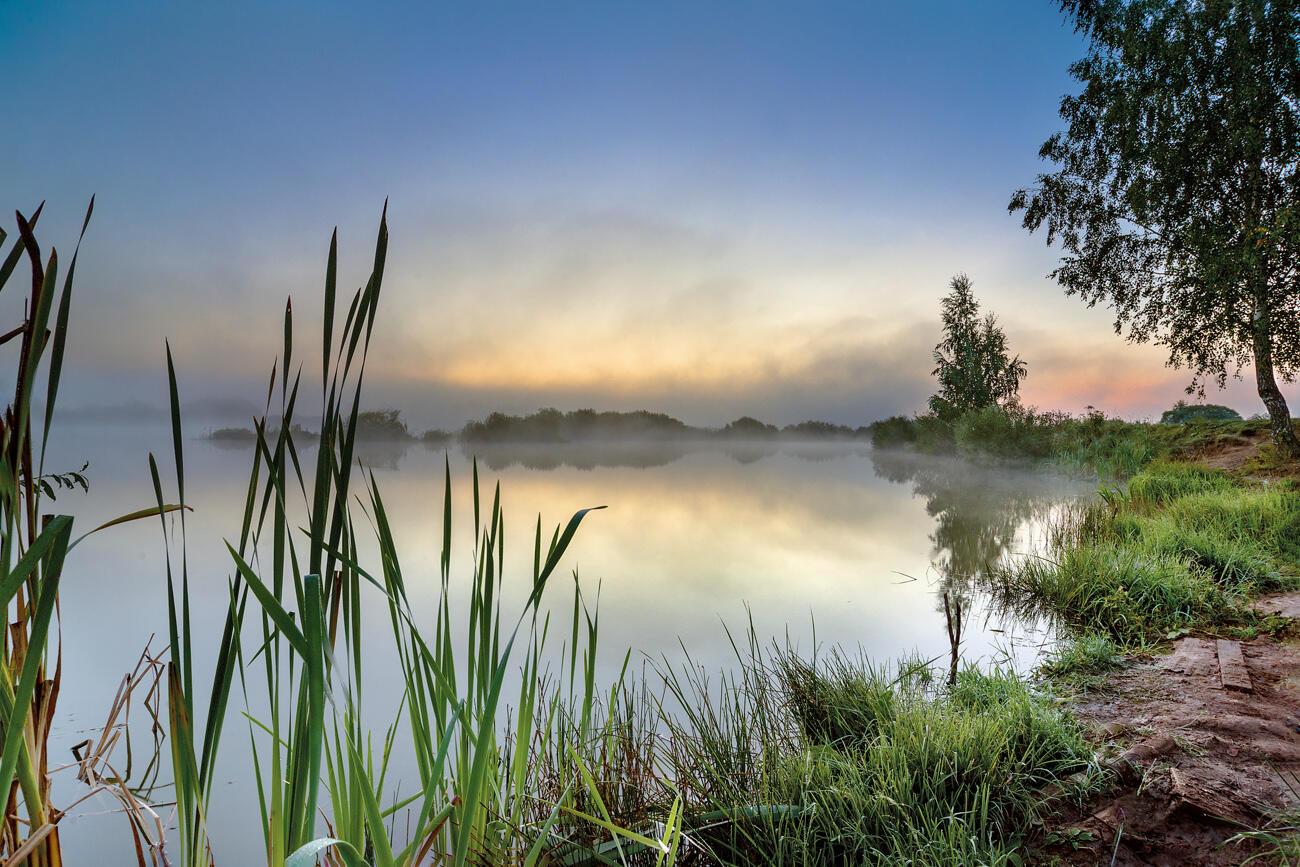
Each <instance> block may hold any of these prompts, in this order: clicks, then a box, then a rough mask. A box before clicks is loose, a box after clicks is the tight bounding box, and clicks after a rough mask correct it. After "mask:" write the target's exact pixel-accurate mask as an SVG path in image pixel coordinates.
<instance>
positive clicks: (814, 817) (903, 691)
mask: <svg viewBox="0 0 1300 867" xmlns="http://www.w3.org/2000/svg"><path fill="white" fill-rule="evenodd" d="M765 671H766V672H768V673H769V676H770V677H771V679H770V680H767V679H765V678H764V674H763V672H765ZM676 682H677V683H678V684H679V686H680V685H681V681H676ZM742 682H744V683H747V684H748V687H747V688H744V689H740V690H738V691H724V693H723V698H722V700H721V702H718V701H716V700H715V701H713V702H706V701H704V700H703V698H702V696H701V694H700V689H703V688H704V685H703V684H702V683H700V682H698V681H696V682H694V685H695V686H696V687H697V688H696V689H692V690H690V691H689V692H688V696H689V697H691V698H692V699H693V701H692V707H695V708H697V709H698V708H704V707H707V708H710V710H709V711H708V712H703V713H701V712H699V711H697V712H696V713H695V714H693V717H692V723H693V725H692V727H691V728H680V727H679V728H677V729H675V730H674V732H673V736H672V740H673V742H674V745H675V746H674V749H673V750H672V751H671V753H670V754H671V755H673V756H676V757H678V758H679V759H681V761H678V762H676V763H674V766H673V768H672V775H673V776H674V777H675V778H676V779H677V780H678V784H679V785H680V786H681V787H682V790H683V791H686V792H694V793H697V794H699V795H702V797H700V798H699V799H698V800H695V799H692V800H693V801H694V803H693V804H692V806H695V807H696V815H709V814H714V815H725V816H728V817H730V819H729V821H728V822H726V823H725V824H723V825H720V826H718V827H716V828H713V829H709V830H706V831H704V832H703V834H702V835H701V836H700V837H699V839H701V840H703V841H705V842H706V843H707V845H708V847H709V848H710V849H711V850H712V851H713V852H714V853H715V855H716V856H717V857H718V859H719V860H720V861H721V862H722V863H726V864H746V863H754V859H756V858H759V857H761V858H762V863H770V864H811V863H816V864H828V863H853V864H898V863H915V864H944V865H958V864H971V863H982V864H1014V863H1018V861H1017V856H1016V854H1015V853H1016V849H1017V846H1018V845H1019V843H1020V842H1021V836H1022V834H1023V833H1024V830H1025V829H1026V828H1028V827H1029V826H1030V825H1031V823H1032V821H1033V819H1034V818H1035V817H1037V816H1040V815H1042V813H1043V811H1044V810H1046V809H1050V807H1051V803H1050V800H1047V799H1045V798H1044V794H1043V792H1044V790H1045V788H1046V787H1047V786H1049V784H1052V783H1054V782H1057V781H1060V780H1062V779H1064V778H1066V777H1068V776H1070V775H1072V774H1077V773H1080V772H1085V771H1087V770H1088V769H1089V767H1090V759H1091V755H1092V753H1091V750H1090V749H1089V747H1088V745H1087V744H1086V742H1085V741H1084V739H1083V736H1082V733H1081V731H1080V729H1079V727H1078V726H1077V724H1076V723H1075V722H1074V721H1073V720H1072V719H1071V718H1070V717H1069V716H1068V714H1066V713H1065V712H1063V711H1062V710H1061V709H1060V708H1059V707H1058V705H1057V703H1056V702H1055V701H1054V700H1053V699H1052V697H1051V696H1050V695H1048V694H1046V693H1044V692H1042V691H1040V689H1039V688H1038V687H1035V686H1033V685H1031V684H1029V683H1027V682H1026V681H1025V680H1023V679H1021V678H1019V677H1017V676H1016V675H1014V674H1012V673H1009V672H1004V671H993V672H988V673H984V672H980V671H978V670H976V669H974V668H968V669H966V670H964V671H962V672H961V673H960V674H959V676H958V679H957V683H956V685H955V686H954V687H952V688H951V689H949V688H948V687H947V686H946V685H944V684H942V683H941V679H939V678H936V677H935V676H934V675H933V673H932V672H931V670H930V669H929V667H928V666H927V665H925V664H924V663H919V662H916V661H905V662H903V663H901V664H899V665H898V666H896V667H893V668H883V667H879V666H873V665H871V664H869V663H866V662H864V661H859V660H853V659H849V658H846V657H844V656H840V655H834V656H832V657H831V658H829V659H823V660H819V661H818V663H817V664H816V665H814V664H813V663H811V662H808V661H806V660H801V659H797V658H795V657H792V656H790V655H789V654H788V653H781V654H777V655H776V657H775V659H774V660H772V662H771V664H770V665H769V666H756V664H754V663H750V664H748V665H747V675H746V677H745V678H743V681H742ZM759 683H762V684H764V686H763V687H762V688H760V689H754V686H755V685H757V684H759ZM720 708H726V709H727V710H725V711H724V712H721V713H718V712H716V711H717V710H718V709H720ZM754 721H759V722H758V724H757V726H755V722H754ZM755 733H760V734H762V736H760V737H757V738H753V737H750V735H753V734H755ZM719 752H723V753H726V755H719V754H718V753H719ZM724 767H725V768H732V769H739V768H747V769H750V770H751V771H753V773H747V774H740V775H731V774H728V775H725V776H722V775H718V774H716V773H715V771H716V769H718V768H724ZM694 768H699V769H702V770H703V769H708V770H707V771H705V773H704V775H703V776H701V777H696V776H694V774H693V773H692V769H694ZM1084 776H1085V777H1087V775H1086V774H1085V775H1084ZM688 833H689V832H688Z"/></svg>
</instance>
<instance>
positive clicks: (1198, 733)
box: [1033, 593, 1300, 867]
mask: <svg viewBox="0 0 1300 867" xmlns="http://www.w3.org/2000/svg"><path fill="white" fill-rule="evenodd" d="M1258 604H1259V606H1260V607H1261V608H1263V609H1266V610H1268V611H1269V612H1271V613H1275V614H1278V615H1279V616H1285V617H1292V618H1298V619H1300V593H1291V594H1278V595H1275V596H1271V597H1266V598H1265V599H1262V600H1260V602H1259V603H1258ZM1291 632H1292V633H1295V634H1300V631H1297V630H1296V629H1294V628H1293V629H1292V630H1291ZM1071 707H1072V709H1073V710H1074V712H1075V713H1076V714H1077V715H1078V716H1079V718H1080V719H1081V720H1083V722H1084V723H1085V724H1086V725H1087V726H1088V727H1089V729H1090V730H1091V731H1092V733H1093V735H1094V736H1095V737H1096V739H1097V740H1098V741H1099V742H1101V743H1103V744H1105V747H1104V748H1103V750H1102V754H1101V755H1102V759H1103V761H1104V762H1105V763H1106V764H1107V765H1108V766H1109V767H1110V768H1112V770H1113V778H1114V780H1115V785H1114V787H1113V788H1112V790H1110V791H1109V792H1107V793H1106V794H1105V795H1102V796H1100V797H1097V798H1095V799H1093V800H1092V801H1091V802H1090V803H1088V804H1087V806H1086V807H1085V808H1084V809H1082V810H1077V811H1076V810H1072V809H1071V810H1068V811H1066V812H1065V813H1064V814H1062V815H1059V816H1057V817H1056V818H1054V819H1053V820H1051V821H1049V823H1048V828H1047V831H1046V833H1045V834H1043V835H1042V838H1041V839H1040V841H1039V846H1038V848H1037V851H1036V852H1035V856H1036V857H1035V858H1034V859H1033V860H1034V862H1035V863H1041V864H1053V863H1056V864H1064V865H1083V864H1088V865H1096V864H1103V865H1104V864H1115V865H1159V867H1182V865H1186V867H1196V865H1215V867H1219V865H1236V864H1242V863H1244V862H1245V861H1247V860H1248V859H1250V858H1251V857H1252V856H1254V857H1256V859H1257V860H1255V861H1253V862H1252V863H1257V864H1271V863H1279V862H1278V861H1277V860H1276V859H1271V858H1268V857H1260V856H1261V849H1260V848H1259V847H1258V846H1257V845H1256V844H1254V843H1253V842H1244V843H1243V842H1233V840H1232V838H1233V837H1234V835H1236V834H1237V833H1239V832H1240V831H1243V830H1250V829H1258V828H1261V827H1264V826H1266V825H1268V824H1269V823H1270V822H1271V821H1274V820H1275V817H1276V816H1277V814H1278V812H1279V811H1281V810H1286V809H1296V808H1300V638H1289V639H1275V638H1260V639H1256V640H1254V641H1243V642H1235V641H1217V640H1215V639H1213V638H1205V637H1186V638H1182V639H1180V640H1178V641H1177V642H1176V643H1175V644H1174V646H1173V650H1172V652H1171V653H1169V654H1168V655H1165V656H1157V657H1154V658H1151V659H1147V660H1140V661H1136V662H1134V663H1131V664H1130V665H1129V666H1128V667H1127V668H1125V669H1124V670H1122V671H1120V672H1117V673H1116V674H1114V675H1113V676H1110V677H1108V678H1107V679H1106V681H1105V683H1104V685H1103V686H1101V687H1099V688H1096V689H1092V690H1090V691H1088V692H1086V693H1084V694H1082V695H1080V696H1078V697H1077V698H1076V699H1075V700H1074V701H1072V702H1071Z"/></svg>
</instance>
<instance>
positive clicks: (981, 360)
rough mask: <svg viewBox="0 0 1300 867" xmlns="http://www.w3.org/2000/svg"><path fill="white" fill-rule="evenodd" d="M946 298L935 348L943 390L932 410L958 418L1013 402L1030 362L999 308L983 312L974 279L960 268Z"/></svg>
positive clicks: (931, 404) (941, 416)
mask: <svg viewBox="0 0 1300 867" xmlns="http://www.w3.org/2000/svg"><path fill="white" fill-rule="evenodd" d="M949 286H950V287H951V291H950V292H949V293H948V295H947V296H945V297H944V299H943V314H942V315H943V340H941V341H940V342H939V344H938V345H937V346H935V348H934V364H935V368H934V371H933V374H934V376H935V377H936V378H937V379H938V382H939V391H938V393H937V394H935V395H934V396H933V397H931V398H930V411H931V412H933V413H934V414H935V415H937V416H939V417H940V418H942V419H946V420H952V419H956V418H959V417H960V416H962V415H965V414H966V413H968V412H971V411H974V410H980V409H985V408H987V407H990V406H1001V405H1004V404H1006V403H1009V402H1012V401H1014V400H1015V399H1016V395H1017V394H1018V393H1019V391H1020V381H1021V380H1022V379H1024V378H1025V374H1026V367H1025V363H1024V362H1023V361H1021V360H1020V356H1018V355H1017V356H1015V357H1012V356H1011V354H1010V352H1009V350H1008V349H1007V337H1006V334H1005V333H1003V331H1002V329H1001V328H1000V327H999V326H998V323H997V318H996V317H995V316H993V314H991V313H990V314H988V315H987V316H981V315H980V305H979V301H977V300H976V299H975V293H974V291H973V284H972V283H971V281H970V278H969V277H967V276H966V275H965V274H958V275H957V276H956V277H953V278H952V282H951V283H950V284H949Z"/></svg>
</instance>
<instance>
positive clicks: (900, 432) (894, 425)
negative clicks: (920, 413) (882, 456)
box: [867, 415, 917, 449]
mask: <svg viewBox="0 0 1300 867" xmlns="http://www.w3.org/2000/svg"><path fill="white" fill-rule="evenodd" d="M916 429H917V425H916V421H915V420H914V419H912V418H909V417H908V416H905V415H891V416H890V417H889V418H883V419H881V420H880V421H873V422H872V423H871V424H869V425H867V433H868V435H869V436H870V437H871V444H872V445H873V446H875V447H876V448H878V449H880V448H892V447H897V446H910V445H912V444H914V443H915V442H916Z"/></svg>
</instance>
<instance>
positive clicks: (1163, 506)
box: [992, 460, 1300, 648]
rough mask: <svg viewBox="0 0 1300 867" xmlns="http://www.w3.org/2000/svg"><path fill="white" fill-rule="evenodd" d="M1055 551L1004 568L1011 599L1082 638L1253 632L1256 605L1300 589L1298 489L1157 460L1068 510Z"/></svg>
mask: <svg viewBox="0 0 1300 867" xmlns="http://www.w3.org/2000/svg"><path fill="white" fill-rule="evenodd" d="M1056 531H1057V532H1056V538H1055V545H1054V546H1053V548H1054V550H1052V551H1051V552H1049V553H1048V554H1047V555H1045V556H1043V557H1030V558H1026V559H1023V560H1021V561H1019V562H1017V563H1014V564H1011V565H1009V566H1007V567H1005V568H1003V569H1001V570H999V571H997V572H996V573H995V574H994V576H993V579H992V583H993V589H994V590H995V592H996V593H997V594H998V595H999V596H1000V597H1001V598H1002V599H1003V600H1005V601H1006V602H1007V603H1008V604H1010V605H1012V606H1014V607H1019V608H1026V609H1033V610H1042V611H1046V612H1048V613H1050V614H1051V615H1053V616H1054V617H1056V618H1057V619H1058V620H1059V621H1060V622H1061V623H1062V624H1063V625H1065V626H1066V627H1067V629H1069V630H1070V631H1072V632H1073V633H1075V634H1077V635H1081V636H1104V637H1106V638H1109V639H1111V640H1113V641H1115V642H1117V643H1118V644H1119V645H1120V646H1122V647H1126V648H1135V647H1144V646H1147V645H1150V644H1152V643H1155V642H1158V641H1161V640H1163V639H1167V638H1173V637H1177V636H1178V635H1179V634H1182V633H1185V632H1187V631H1191V630H1205V631H1209V632H1216V633H1221V634H1230V635H1251V634H1254V633H1256V632H1258V631H1259V630H1260V629H1262V628H1266V627H1267V626H1268V624H1267V623H1265V622H1264V621H1263V619H1262V618H1261V617H1260V616H1259V615H1258V614H1256V613H1255V612H1253V611H1251V610H1250V609H1249V608H1248V607H1247V604H1248V603H1249V602H1250V600H1251V599H1253V598H1254V597H1255V596H1257V595H1259V594H1260V593H1263V592H1268V591H1274V590H1282V589H1291V588H1295V587H1297V586H1300V489H1297V487H1296V486H1295V485H1294V483H1293V482H1290V481H1277V482H1272V483H1265V482H1262V481H1252V480H1248V479H1243V478H1236V477H1233V476H1230V475H1229V474H1227V473H1226V472H1223V471H1220V470H1214V469H1210V468H1208V467H1205V466H1202V465H1199V464H1196V463H1192V462H1175V461H1168V460H1161V461H1155V462H1153V463H1151V464H1150V465H1148V466H1147V467H1146V468H1145V469H1143V470H1142V471H1141V472H1139V473H1138V474H1137V475H1135V476H1134V477H1133V478H1132V479H1131V480H1129V482H1128V484H1127V485H1126V486H1125V487H1123V488H1115V489H1110V490H1109V491H1105V492H1104V493H1103V496H1102V497H1101V498H1100V500H1099V501H1098V502H1095V503H1091V504H1088V505H1086V506H1084V507H1081V508H1080V509H1078V510H1076V511H1074V512H1072V513H1069V514H1067V515H1065V516H1064V517H1063V518H1062V519H1061V520H1060V521H1059V522H1058V525H1057V527H1056Z"/></svg>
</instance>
